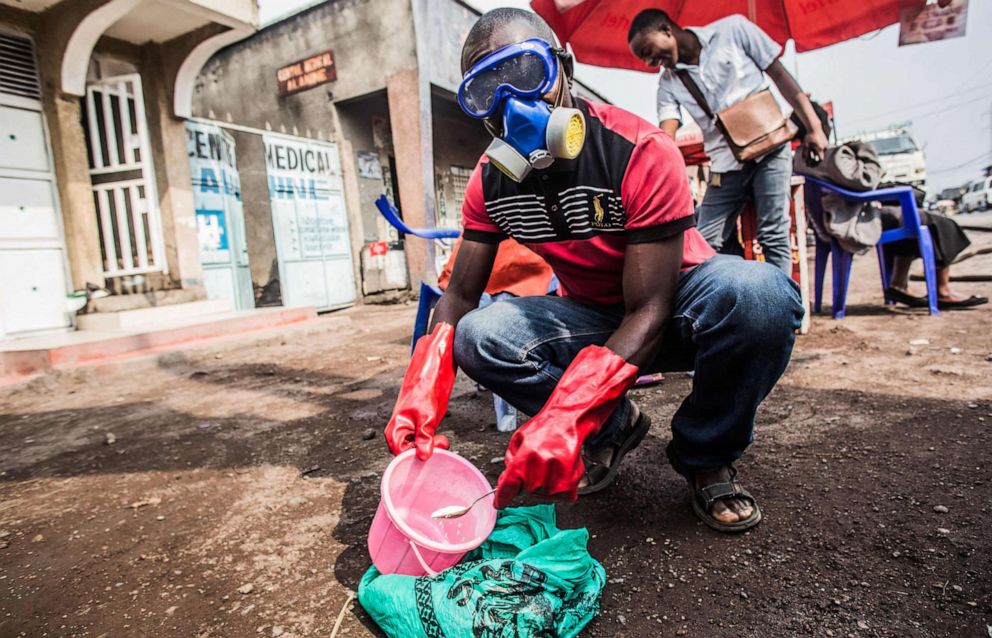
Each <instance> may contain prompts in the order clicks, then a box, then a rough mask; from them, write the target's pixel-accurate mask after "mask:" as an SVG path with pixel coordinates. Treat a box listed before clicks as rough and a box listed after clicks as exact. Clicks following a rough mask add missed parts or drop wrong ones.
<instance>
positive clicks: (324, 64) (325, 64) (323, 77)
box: [276, 51, 338, 95]
mask: <svg viewBox="0 0 992 638" xmlns="http://www.w3.org/2000/svg"><path fill="white" fill-rule="evenodd" d="M336 79H338V72H337V67H335V66H334V52H333V51H324V52H323V53H318V54H317V55H312V56H310V57H309V58H307V59H305V60H300V61H299V62H294V63H293V64H289V65H287V66H284V67H282V68H280V69H278V70H277V71H276V80H277V81H278V82H279V95H292V94H293V93H299V92H300V91H306V90H307V89H312V88H313V87H315V86H320V85H321V84H326V83H327V82H333V81H334V80H336Z"/></svg>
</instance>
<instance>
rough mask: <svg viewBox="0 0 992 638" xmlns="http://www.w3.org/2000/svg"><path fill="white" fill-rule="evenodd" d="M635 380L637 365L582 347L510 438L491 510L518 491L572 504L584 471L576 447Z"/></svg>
mask: <svg viewBox="0 0 992 638" xmlns="http://www.w3.org/2000/svg"><path fill="white" fill-rule="evenodd" d="M636 379H637V366H634V365H631V364H629V363H627V362H626V361H624V360H623V358H622V357H620V355H618V354H616V353H615V352H613V351H612V350H610V349H609V348H604V347H602V346H588V347H586V348H583V349H582V350H581V351H580V352H579V354H578V356H577V357H575V360H574V361H572V364H571V365H570V366H568V369H566V370H565V374H563V375H562V377H561V379H560V380H559V381H558V385H557V386H555V390H554V392H552V393H551V397H550V398H549V399H548V402H547V403H545V404H544V407H543V408H541V411H540V412H538V413H537V415H535V416H534V418H532V419H531V420H530V421H528V422H527V423H525V424H523V425H522V426H521V427H520V429H519V430H517V431H516V432H515V433H514V434H513V436H512V437H511V438H510V445H509V447H508V448H507V450H506V469H505V470H503V473H502V474H500V477H499V483H498V484H497V487H496V502H495V506H496V508H497V509H502V508H504V507H506V506H507V505H509V504H510V502H511V501H512V500H513V498H514V497H515V496H516V495H517V494H518V493H519V492H520V491H521V490H523V491H525V492H536V491H538V490H540V491H541V494H542V495H544V496H549V497H564V498H567V499H569V500H572V501H574V500H575V499H577V498H578V494H577V492H576V490H577V488H578V484H579V479H581V478H582V473H583V472H584V471H585V466H584V464H583V463H582V458H581V456H580V455H581V452H582V444H583V443H584V442H585V440H586V439H587V438H589V436H591V435H592V434H594V433H596V432H597V431H598V430H599V429H600V428H601V427H603V423H605V422H606V420H607V419H608V418H609V417H610V415H611V414H613V410H615V409H616V407H617V405H619V403H620V399H621V398H623V396H624V394H625V393H626V392H627V389H628V388H630V386H631V385H633V383H634V381H635V380H636Z"/></svg>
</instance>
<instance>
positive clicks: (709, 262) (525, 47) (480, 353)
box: [386, 9, 802, 532]
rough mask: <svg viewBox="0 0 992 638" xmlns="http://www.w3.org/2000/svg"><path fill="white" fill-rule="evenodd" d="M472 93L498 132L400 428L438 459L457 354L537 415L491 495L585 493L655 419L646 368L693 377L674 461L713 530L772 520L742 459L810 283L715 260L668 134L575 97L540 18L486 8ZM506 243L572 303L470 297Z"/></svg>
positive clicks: (412, 372)
mask: <svg viewBox="0 0 992 638" xmlns="http://www.w3.org/2000/svg"><path fill="white" fill-rule="evenodd" d="M462 71H463V74H464V75H463V81H462V84H461V86H460V88H459V92H458V101H459V104H460V105H461V107H462V109H463V110H464V111H465V113H466V114H468V115H469V116H470V117H473V118H475V119H477V120H479V121H480V123H481V124H483V125H484V126H485V127H486V129H487V130H488V131H489V132H490V133H491V134H492V135H493V138H494V139H493V143H492V144H491V145H490V147H489V148H488V149H487V151H486V154H485V155H484V156H483V157H482V158H481V159H480V161H479V164H478V166H476V168H475V172H474V173H473V175H472V178H471V180H470V182H469V186H468V189H467V191H466V194H465V204H464V207H463V211H462V214H463V222H464V228H465V232H464V239H463V243H462V246H461V250H460V252H459V253H458V257H457V259H456V261H455V265H454V268H453V272H452V276H451V282H450V284H449V286H448V289H447V291H446V293H445V295H444V297H442V299H441V301H440V303H439V304H438V306H437V309H436V311H435V313H434V318H433V324H432V332H431V334H429V335H427V336H425V337H423V338H422V339H421V340H420V341H419V342H418V343H417V346H416V349H415V352H414V355H413V357H412V359H411V361H410V366H409V368H408V370H407V373H406V376H405V377H404V380H403V385H402V388H401V391H400V395H399V398H398V399H397V402H396V408H395V410H394V412H393V416H392V418H391V419H390V421H389V424H388V425H387V427H386V439H387V442H388V444H389V446H390V449H391V450H392V452H393V453H394V454H398V453H399V452H401V451H403V450H405V449H408V448H410V447H416V449H417V454H418V456H419V457H420V458H427V457H428V456H429V455H430V454H431V453H432V451H433V449H434V448H435V447H447V445H448V441H447V438H446V437H444V436H443V435H436V434H435V432H436V430H437V427H438V424H439V423H440V421H441V418H442V417H443V416H444V413H445V410H446V408H447V403H448V397H449V395H450V392H451V388H452V385H453V383H454V376H455V369H456V366H457V367H459V368H461V369H462V370H464V372H465V373H466V374H467V375H468V376H469V377H471V378H472V379H474V380H475V381H477V382H478V383H480V384H482V385H484V386H485V387H487V388H489V389H490V390H492V391H493V392H495V393H496V394H498V395H500V396H502V397H504V398H505V399H506V400H507V401H508V402H510V403H511V404H512V405H514V406H515V407H516V408H517V409H518V410H520V411H522V412H524V413H526V414H532V415H534V416H533V417H532V418H531V419H530V420H529V421H528V422H527V423H525V424H524V425H523V426H521V427H520V429H518V430H517V431H516V432H515V433H514V435H513V436H512V438H511V439H510V444H509V447H508V449H507V452H506V469H505V471H504V472H503V474H502V475H501V476H500V478H499V484H498V489H497V494H496V506H497V507H500V508H502V507H505V506H507V505H508V504H510V502H511V501H512V500H513V499H514V497H515V496H516V495H517V494H518V493H520V492H521V491H523V492H529V493H535V494H541V495H544V496H547V497H560V498H567V499H575V498H577V496H578V495H580V494H589V493H593V492H596V491H599V490H601V489H603V488H605V487H606V486H607V485H609V484H610V483H611V481H613V479H614V477H615V476H616V473H617V471H618V469H619V467H620V463H621V461H622V460H623V458H624V456H625V455H626V454H628V453H629V452H630V451H631V450H632V449H634V448H635V447H637V445H638V444H639V443H640V442H641V440H642V439H643V438H644V436H645V434H646V433H647V432H648V430H649V428H650V420H649V418H648V415H646V414H644V413H642V412H641V411H640V410H639V409H638V408H637V406H636V405H634V403H632V402H631V401H630V399H628V398H627V396H626V394H627V390H628V389H629V388H630V387H631V386H632V385H633V383H634V380H635V379H636V378H637V376H638V374H639V373H640V374H644V373H648V372H655V371H670V370H694V371H695V375H694V377H693V387H692V392H691V393H690V394H689V396H688V397H687V398H686V399H685V401H684V402H683V403H682V405H681V407H680V408H679V410H678V412H677V413H676V414H675V417H674V418H673V420H672V441H671V443H670V444H669V446H668V450H667V452H668V458H669V459H670V461H671V463H672V465H673V467H674V468H675V469H676V470H677V471H678V472H679V473H680V474H681V475H682V476H684V477H685V478H686V480H687V481H688V484H689V488H690V491H691V494H692V503H693V509H694V511H695V512H696V514H697V515H698V516H699V517H700V518H701V519H702V520H703V521H704V522H705V523H706V524H707V525H709V526H710V527H713V528H714V529H717V530H720V531H727V532H731V531H741V530H744V529H748V528H750V527H753V526H754V525H756V524H757V523H758V522H759V521H760V520H761V510H760V509H759V508H758V504H757V502H756V501H755V499H754V497H752V496H751V494H749V493H748V492H747V491H746V490H744V489H743V488H742V487H741V486H740V485H739V483H738V482H737V478H736V474H737V473H736V470H735V469H734V466H733V463H734V461H736V460H737V459H739V458H740V457H741V455H742V454H743V453H744V450H745V449H746V448H747V446H748V445H749V444H750V442H751V438H752V432H753V429H754V417H755V412H756V410H757V408H758V405H759V404H760V403H761V401H762V400H763V399H764V398H765V396H766V395H767V394H768V393H769V391H771V389H772V388H773V387H774V385H775V383H776V382H777V381H778V379H779V377H780V376H781V374H782V372H783V371H784V370H785V367H786V365H787V363H788V361H789V357H790V354H791V352H792V345H793V341H794V338H795V337H794V333H795V330H796V328H797V327H798V326H799V320H800V317H801V314H802V308H801V305H800V298H799V291H798V287H797V286H796V285H795V283H793V282H792V280H790V279H789V278H788V277H786V276H785V274H783V273H782V271H780V270H778V269H777V268H774V267H772V266H770V265H767V264H764V263H758V262H748V261H743V260H741V259H739V258H737V257H732V256H726V255H719V256H716V255H714V253H713V250H712V249H711V248H710V247H709V246H708V245H707V243H706V241H705V240H704V239H703V238H702V236H701V235H700V234H699V233H698V232H697V231H696V229H695V222H694V219H693V209H692V199H691V197H690V193H689V186H688V182H687V180H686V173H685V165H684V163H683V161H682V158H681V156H680V154H679V152H678V150H677V148H676V146H675V143H674V142H673V140H672V139H671V138H670V137H669V136H667V135H665V134H664V133H662V132H661V131H660V130H659V129H658V128H656V127H654V126H652V125H650V124H648V123H647V122H645V121H643V120H641V119H639V118H637V117H636V116H634V115H632V114H630V113H627V112H626V111H623V110H622V109H619V108H616V107H613V106H607V105H603V104H596V103H593V102H589V101H586V100H583V99H579V98H577V97H575V96H573V95H572V94H571V92H570V88H571V83H572V60H571V57H570V56H569V54H568V53H567V52H566V51H564V50H563V49H561V48H559V47H557V46H556V44H555V37H554V34H553V33H552V32H551V30H550V28H549V27H548V26H547V25H546V24H545V23H544V22H543V21H542V20H541V19H540V18H539V17H538V16H536V15H534V14H531V13H528V12H525V11H521V10H516V9H497V10H494V11H491V12H489V13H486V14H485V15H483V16H482V17H481V18H480V19H479V21H478V22H477V23H476V24H475V26H474V27H473V28H472V30H471V31H470V32H469V34H468V37H467V38H466V41H465V45H464V48H463V50H462ZM507 237H512V238H513V239H515V240H517V241H518V242H520V243H521V244H523V245H525V246H527V247H528V248H529V249H530V250H532V251H534V252H535V253H537V254H538V255H540V256H541V257H543V258H544V260H545V261H547V263H548V264H550V265H551V267H552V268H553V269H554V272H555V274H556V275H557V276H558V279H559V282H560V287H561V288H560V289H561V295H562V296H544V297H521V298H518V299H512V300H509V301H506V302H504V303H499V304H494V305H492V306H489V307H487V308H484V309H476V307H477V305H478V302H479V297H480V295H481V294H482V291H483V289H484V288H485V286H486V281H487V280H488V278H489V273H490V270H491V268H492V265H493V260H494V258H495V255H496V251H497V246H498V245H499V243H500V242H501V241H502V240H504V239H505V238H507Z"/></svg>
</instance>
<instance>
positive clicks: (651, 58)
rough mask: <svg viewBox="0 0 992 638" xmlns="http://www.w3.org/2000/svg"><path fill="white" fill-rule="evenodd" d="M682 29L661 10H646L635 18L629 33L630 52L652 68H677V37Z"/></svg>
mask: <svg viewBox="0 0 992 638" xmlns="http://www.w3.org/2000/svg"><path fill="white" fill-rule="evenodd" d="M681 32H682V28H681V27H679V25H678V24H676V23H675V21H674V20H672V19H671V18H670V17H668V14H667V13H665V12H664V11H661V10H659V9H645V10H644V11H641V12H640V13H638V14H637V15H636V16H635V17H634V21H633V22H631V23H630V30H629V31H628V32H627V44H628V46H629V47H630V52H631V53H633V54H634V55H636V56H637V57H638V58H640V59H641V60H642V61H643V62H644V63H645V64H647V65H648V66H650V67H658V66H663V67H665V68H666V69H672V68H675V64H676V63H677V62H678V61H679V44H678V41H677V36H678V35H679V34H680V33H681Z"/></svg>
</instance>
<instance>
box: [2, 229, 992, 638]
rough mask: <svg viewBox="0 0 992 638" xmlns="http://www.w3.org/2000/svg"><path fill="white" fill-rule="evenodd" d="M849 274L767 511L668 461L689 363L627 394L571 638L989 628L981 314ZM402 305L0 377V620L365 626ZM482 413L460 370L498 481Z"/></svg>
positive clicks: (32, 631) (810, 354) (403, 332)
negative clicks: (752, 511)
mask: <svg viewBox="0 0 992 638" xmlns="http://www.w3.org/2000/svg"><path fill="white" fill-rule="evenodd" d="M975 235H978V236H976V244H977V245H989V244H992V237H989V236H990V235H992V233H977V234H975ZM975 235H973V236H975ZM978 240H980V241H978ZM989 257H990V256H989V255H985V256H982V257H976V258H974V259H972V260H969V262H967V264H966V266H964V267H962V268H961V269H959V272H960V273H972V274H977V273H985V274H988V273H990V272H992V259H989ZM853 280H854V290H853V292H852V294H851V299H850V301H851V308H850V315H849V316H848V318H846V319H844V320H843V321H836V322H835V321H832V320H831V319H829V317H828V316H827V317H824V316H821V317H818V318H816V319H815V321H814V323H813V329H812V332H811V333H810V334H809V335H807V336H804V337H802V338H800V339H799V341H798V344H797V347H796V351H795V354H794V357H793V361H792V364H791V365H790V368H789V370H788V372H787V373H786V375H785V377H784V378H783V379H782V381H781V383H780V384H779V386H778V387H777V388H776V389H775V391H774V392H773V393H772V395H771V396H770V397H769V398H768V400H767V401H766V402H765V404H764V405H763V407H762V409H761V411H760V413H759V416H758V426H757V430H756V436H755V442H754V445H753V446H752V447H751V449H750V450H749V453H748V454H747V455H746V457H745V459H744V460H743V462H742V463H741V464H740V469H741V478H742V480H743V482H744V484H745V485H746V486H747V487H748V488H749V489H751V491H752V492H753V493H754V494H755V495H756V496H757V497H758V498H759V500H760V503H761V506H762V508H763V511H764V517H765V518H764V522H763V523H762V524H761V525H760V526H759V527H758V528H757V529H755V530H753V531H751V532H749V533H746V534H744V535H742V536H736V537H731V536H722V535H719V534H717V533H715V532H712V531H710V530H709V529H708V528H706V527H704V526H702V525H701V524H700V523H699V522H697V520H696V519H695V518H694V517H693V515H692V513H691V511H690V510H689V508H688V506H687V505H686V503H685V501H684V485H683V482H682V480H681V479H680V478H679V477H678V476H677V475H676V474H675V473H674V472H673V471H672V470H671V468H670V467H669V466H668V464H667V462H666V461H665V457H664V453H663V450H664V445H665V443H666V442H667V440H668V438H669V431H668V419H669V418H670V417H671V415H672V413H673V412H674V411H675V409H676V407H677V406H678V403H679V402H680V401H681V399H682V397H684V396H685V395H686V393H687V392H688V390H689V383H690V380H689V379H688V378H687V377H686V376H685V375H681V374H672V375H669V376H668V378H667V379H666V380H665V382H664V383H663V384H662V385H660V386H657V387H654V388H649V389H643V390H637V391H636V394H637V397H638V398H637V400H638V401H639V403H640V405H641V406H642V407H643V408H644V409H646V410H647V411H648V412H649V413H650V414H651V415H652V416H653V417H654V429H653V431H652V433H651V435H649V437H648V438H647V439H646V441H645V442H644V444H643V445H642V446H641V447H640V448H639V449H638V450H636V451H635V452H634V453H633V454H631V455H630V456H628V458H627V460H626V462H625V466H624V470H623V472H621V475H620V477H619V479H618V480H617V482H616V483H615V485H614V486H612V487H611V488H610V489H609V490H607V491H605V492H603V493H601V494H600V495H598V496H594V497H589V498H586V499H583V500H580V501H579V502H578V503H576V504H574V505H560V506H559V507H558V515H559V525H560V526H562V527H583V526H584V527H588V528H589V530H590V533H591V535H592V538H591V543H590V551H591V553H592V554H593V556H595V557H596V558H597V559H598V560H600V561H601V562H602V563H603V565H604V566H605V567H606V571H607V574H608V579H609V582H608V585H607V587H606V590H605V592H604V595H603V600H602V611H601V613H600V615H599V616H598V617H597V619H596V620H595V621H594V622H593V623H592V624H591V625H590V626H589V627H588V628H587V629H586V631H584V632H583V635H588V636H683V635H684V636H707V637H708V636H755V637H757V636H761V637H769V636H770V637H778V636H784V637H787V636H857V637H862V636H893V637H896V636H898V637H907V636H913V637H931V636H934V637H936V636H953V637H978V636H988V635H990V633H992V629H988V626H989V625H992V576H990V574H992V307H989V306H985V307H984V308H980V309H977V310H974V311H969V312H957V313H952V312H946V313H943V314H942V315H940V316H939V317H935V318H931V317H928V316H927V315H926V314H925V313H921V312H919V311H905V310H895V309H891V308H885V307H883V306H882V305H881V303H880V294H879V289H878V279H877V270H876V265H875V262H874V258H873V257H872V256H870V255H869V256H865V257H862V258H859V259H858V260H857V262H856V271H855V273H854V277H853ZM961 289H962V290H964V291H968V292H975V293H981V294H986V295H988V294H989V293H990V292H992V286H990V285H989V284H988V283H971V284H962V285H961ZM413 314H414V307H413V306H412V305H396V306H366V307H362V308H359V309H354V310H350V311H347V312H344V313H335V314H332V315H328V316H325V317H323V318H322V319H321V320H320V321H319V322H318V323H317V324H316V325H311V326H307V327H305V328H295V329H292V330H288V331H286V332H285V333H282V334H280V335H277V336H274V337H271V336H270V337H267V338H264V339H259V338H257V337H256V338H253V339H251V340H245V341H238V340H233V341H227V342H224V343H219V344H214V345H211V346H207V347H199V348H196V349H192V350H188V351H185V352H181V353H172V354H169V355H165V356H161V357H158V358H157V359H144V360H137V361H129V362H123V363H118V364H115V365H113V366H111V367H109V368H107V369H98V368H87V369H80V370H75V371H72V372H64V373H60V374H57V375H53V376H49V377H45V378H43V379H37V380H35V381H32V382H30V383H28V384H23V385H20V386H12V387H7V388H2V389H0V449H2V450H3V454H2V457H0V636H4V637H6V636H32V637H33V636H232V637H244V636H256V635H258V636H273V637H275V636H284V637H288V636H325V637H326V636H329V635H330V634H331V631H332V628H333V626H334V624H335V620H336V619H337V618H338V615H339V613H340V612H341V611H342V610H343V609H344V610H345V611H344V615H343V620H342V623H341V627H340V628H339V633H338V635H340V636H351V637H354V636H369V635H378V633H377V630H376V629H375V627H374V625H373V623H372V621H371V620H370V619H369V618H368V616H367V615H366V614H365V613H364V612H363V611H362V610H361V608H360V607H359V606H358V605H357V604H354V605H349V604H348V600H349V594H350V593H351V592H353V591H354V590H355V589H356V587H357V583H358V579H359V578H360V576H361V574H362V573H363V572H364V571H365V569H366V568H367V567H368V565H369V558H368V554H367V550H366V547H365V534H366V531H367V529H368V526H369V524H370V522H371V519H372V515H373V514H374V511H375V507H376V503H377V501H378V476H379V475H380V473H381V472H382V470H383V469H384V468H385V466H386V463H387V462H388V460H389V458H390V457H389V455H388V453H387V451H386V448H385V445H384V443H383V439H382V435H381V429H382V428H383V426H384V425H385V422H386V419H387V418H388V416H389V413H390V411H391V408H392V403H393V401H394V399H395V396H396V392H397V389H398V385H399V381H400V378H401V377H402V373H403V370H404V366H405V363H406V360H407V355H408V341H407V340H408V334H409V332H408V331H409V328H410V326H411V324H412V318H413ZM922 340H926V343H924V342H923V341H922ZM493 421H494V418H493V417H492V409H491V399H490V397H489V395H488V394H485V393H479V392H477V391H476V390H475V388H474V386H473V385H472V384H470V383H469V382H467V381H466V380H465V379H464V378H463V377H462V378H461V379H460V381H459V383H458V385H457V386H456V389H455V393H454V396H453V399H452V401H451V408H450V416H449V417H448V419H447V420H446V422H445V427H446V431H447V432H448V433H449V435H450V436H451V438H452V441H453V447H454V449H456V450H457V451H458V452H460V453H461V454H463V455H464V456H467V457H470V458H471V459H473V460H474V461H476V463H477V464H478V465H479V466H480V467H481V468H483V470H484V471H486V472H487V474H488V476H489V477H490V479H491V480H493V481H495V479H496V477H497V476H498V473H499V471H500V470H501V469H502V466H501V465H500V464H498V463H492V462H491V459H493V457H501V456H502V454H503V451H504V449H505V445H506V442H507V440H508V435H505V434H499V433H498V432H496V430H495V427H494V423H493ZM367 430H371V431H372V432H374V434H375V436H374V438H372V439H371V440H365V437H364V436H363V435H365V433H366V431H367Z"/></svg>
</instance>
